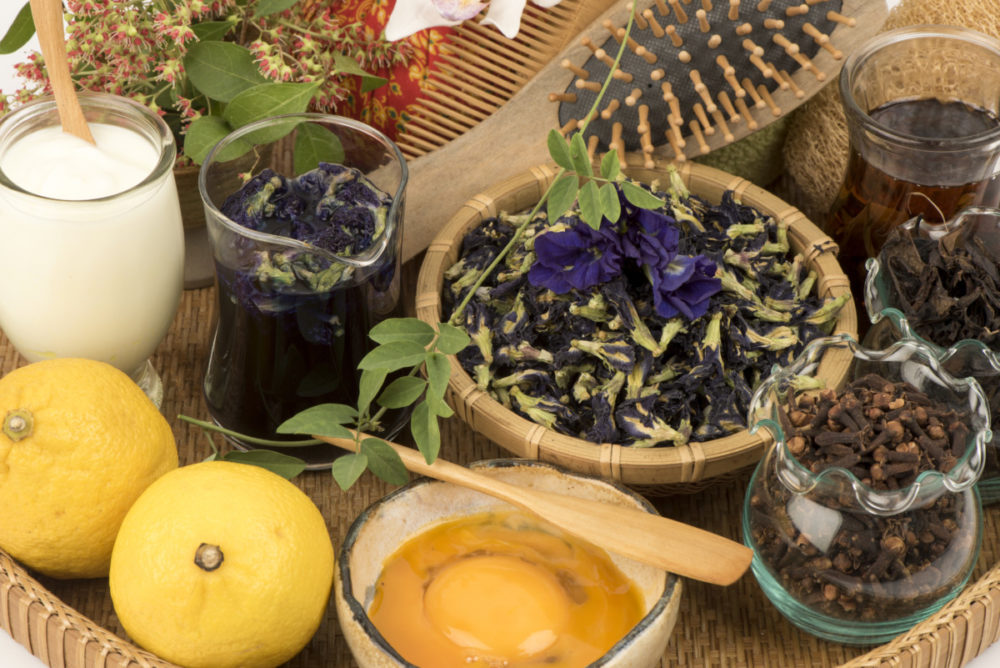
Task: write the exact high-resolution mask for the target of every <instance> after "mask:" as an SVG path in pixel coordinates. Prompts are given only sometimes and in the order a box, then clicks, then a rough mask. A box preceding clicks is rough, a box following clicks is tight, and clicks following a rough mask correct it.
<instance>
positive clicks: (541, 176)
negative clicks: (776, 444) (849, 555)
mask: <svg viewBox="0 0 1000 668" xmlns="http://www.w3.org/2000/svg"><path fill="white" fill-rule="evenodd" d="M671 165H672V166H674V167H675V168H676V169H677V172H678V174H679V175H680V177H681V179H682V181H683V182H684V184H685V185H686V186H687V187H688V188H689V189H690V190H691V191H692V192H693V193H695V194H700V192H699V191H700V190H702V189H705V188H709V187H714V188H720V189H721V190H722V191H726V190H732V191H733V193H734V195H735V196H736V197H737V199H739V200H741V201H743V202H744V203H749V204H751V205H753V206H754V207H755V208H757V209H759V210H761V211H763V212H765V213H768V214H770V215H771V216H773V217H774V218H775V219H776V220H783V221H786V222H788V224H789V231H788V236H789V242H790V244H791V245H792V247H793V249H795V250H797V251H799V252H800V253H802V254H803V256H804V259H805V261H806V263H807V265H809V266H811V267H813V268H815V269H816V271H817V274H818V276H817V288H816V289H817V291H818V292H819V293H820V294H826V295H828V296H838V295H841V294H842V293H844V292H848V293H849V292H850V284H849V280H848V278H847V276H846V275H845V274H844V272H843V270H842V269H841V268H840V265H839V263H838V262H837V260H836V257H835V255H836V252H837V246H836V244H835V243H834V242H833V240H832V239H830V237H828V236H827V235H826V234H825V233H824V232H822V231H821V230H820V229H819V228H818V227H817V226H816V225H815V224H813V223H812V222H811V221H810V220H809V219H808V218H807V217H806V216H805V214H803V213H802V212H801V211H800V210H799V209H797V208H796V207H794V206H792V205H790V204H788V203H786V202H785V201H784V200H782V199H780V198H779V197H777V196H776V195H774V194H772V193H770V192H768V191H767V190H765V189H763V188H761V187H759V186H757V185H754V184H753V183H751V182H750V181H748V180H746V179H744V178H742V177H738V176H734V175H732V174H729V173H727V172H724V171H722V170H720V169H716V168H714V167H710V166H707V165H701V164H698V163H692V162H684V163H681V164H680V165H673V163H669V162H667V161H663V160H661V161H656V162H654V166H653V167H623V171H624V172H625V173H626V174H628V175H630V176H633V177H634V178H638V179H639V180H644V178H643V177H647V178H649V177H656V178H660V179H663V178H666V176H667V174H668V171H667V170H668V169H669V168H670V166H671ZM556 170H557V167H556V166H555V165H553V164H543V165H538V166H536V167H533V168H531V169H529V170H527V171H525V172H522V173H521V174H518V175H516V176H513V177H511V178H509V179H505V180H503V181H501V182H500V183H497V184H495V185H494V186H492V187H490V188H488V189H487V190H485V191H483V192H482V193H480V194H479V195H476V196H474V197H472V198H471V199H470V200H469V201H467V202H466V203H465V204H464V205H463V207H462V208H461V209H460V210H459V211H458V212H457V213H455V214H454V215H453V216H452V218H451V219H450V220H449V221H448V222H447V224H445V225H444V226H443V227H442V228H441V230H440V231H439V232H438V234H437V236H436V237H435V238H434V241H432V242H431V244H430V245H429V246H428V248H427V252H426V255H425V257H424V259H423V261H422V263H421V266H420V273H419V276H418V279H417V296H416V312H417V317H418V318H420V319H421V320H423V321H425V322H427V323H429V324H431V325H433V324H435V323H437V322H439V321H440V318H441V300H440V290H441V286H442V282H443V273H444V270H445V269H446V268H447V266H448V265H450V264H451V262H453V261H454V259H455V258H452V257H450V255H451V254H452V253H455V254H456V257H457V246H458V244H459V243H460V239H461V237H462V235H464V233H465V232H466V231H467V230H468V229H469V228H471V227H472V226H473V225H476V224H478V223H479V222H481V221H482V220H483V219H485V218H488V217H491V216H496V215H498V214H499V213H500V210H501V209H503V208H504V204H503V203H504V202H505V201H508V200H510V199H512V198H516V197H522V198H525V197H526V198H528V199H530V198H532V197H533V202H537V201H538V199H540V198H541V196H542V194H543V193H544V191H545V189H546V188H547V187H548V185H549V184H550V183H551V182H552V181H553V180H555V178H556V177H557V176H558V172H557V171H556ZM832 333H834V334H837V333H848V334H851V335H852V336H854V337H857V311H856V307H855V306H854V304H853V302H852V301H850V302H848V304H847V305H845V307H844V308H843V309H841V312H840V315H839V316H838V318H837V321H836V324H835V326H834V329H833V332H832ZM448 359H449V362H450V364H451V370H452V375H451V378H450V379H449V387H450V390H451V391H452V396H451V397H450V398H451V401H450V402H449V403H452V408H453V409H454V410H455V411H456V413H458V414H459V415H460V416H461V417H462V419H463V420H465V421H466V422H468V423H469V425H470V427H471V428H472V429H473V430H474V431H476V432H478V433H483V431H482V429H481V428H480V426H481V423H482V422H483V421H484V420H489V419H492V418H490V417H489V416H490V414H497V415H500V416H502V418H496V419H495V421H500V422H502V423H503V425H504V427H505V428H506V430H508V431H514V432H516V437H518V438H519V440H520V441H521V442H520V444H517V443H511V442H510V440H511V439H508V441H507V442H501V441H496V443H497V445H499V446H501V447H502V448H504V449H505V450H508V451H511V452H513V453H515V454H516V455H517V456H521V457H527V458H533V459H546V460H553V461H558V462H563V463H564V458H565V457H570V458H579V459H583V460H588V461H590V463H591V466H590V468H591V470H592V472H594V473H599V474H600V475H602V476H604V477H610V478H612V479H615V480H620V481H623V482H625V483H626V484H637V485H647V484H655V485H659V484H674V483H684V484H686V483H697V482H700V481H702V480H706V479H708V478H712V477H716V476H718V475H722V474H725V473H728V472H730V471H734V470H736V469H739V468H743V467H744V466H749V465H752V464H754V463H755V462H756V461H757V460H758V459H759V458H760V456H761V455H762V454H763V451H764V448H765V447H766V446H767V444H768V443H769V442H770V440H771V439H770V437H769V435H767V434H762V433H756V434H750V433H749V432H748V431H747V430H743V431H740V432H736V433H734V434H730V435H728V436H725V437H722V438H718V439H713V440H710V441H704V442H699V443H688V444H686V445H683V446H673V447H665V448H635V447H631V446H623V445H619V444H616V443H600V444H597V443H593V442H590V441H586V440H583V439H580V438H577V437H573V436H568V435H565V434H560V433H558V432H555V431H553V430H550V429H548V428H546V427H544V426H542V425H539V424H536V423H534V422H532V421H530V420H528V419H526V418H524V417H522V416H520V415H518V414H516V413H514V411H511V410H509V409H507V408H506V407H504V406H503V405H502V404H500V403H499V402H498V401H496V400H495V399H493V398H492V397H490V396H489V395H488V394H487V393H485V392H482V391H481V390H479V389H478V388H477V386H476V384H475V382H474V381H473V380H472V378H471V377H470V376H469V374H468V373H466V372H465V370H464V369H463V368H462V367H461V365H460V364H459V362H458V359H457V358H456V356H455V355H449V356H448ZM844 374H845V375H846V368H845V369H844ZM842 379H843V376H841V377H834V378H833V380H835V381H836V382H838V383H839V382H840V381H841V380H842ZM519 446H520V447H519ZM595 449H596V455H595V454H594V452H595Z"/></svg>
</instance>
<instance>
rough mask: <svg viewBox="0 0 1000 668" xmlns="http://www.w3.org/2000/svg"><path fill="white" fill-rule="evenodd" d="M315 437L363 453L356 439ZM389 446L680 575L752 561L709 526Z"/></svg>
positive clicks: (729, 570)
mask: <svg viewBox="0 0 1000 668" xmlns="http://www.w3.org/2000/svg"><path fill="white" fill-rule="evenodd" d="M313 438H317V439H319V440H321V441H325V442H327V443H330V444H331V445H335V446H337V447H338V448H344V449H345V450H351V451H352V452H357V447H356V444H355V442H354V441H353V440H352V439H348V438H335V437H327V436H313ZM389 445H390V446H391V447H392V448H393V449H394V450H395V451H396V452H397V453H399V456H400V458H401V459H402V460H403V464H404V465H405V466H406V468H407V470H409V471H412V472H413V473H417V474H419V475H425V476H427V477H429V478H434V479H435V480H442V481H444V482H450V483H454V484H456V485H461V486H462V487H467V488H469V489H474V490H476V491H478V492H483V493H484V494H488V495H490V496H493V497H495V498H498V499H501V500H503V501H506V502H508V503H510V504H512V505H514V506H517V507H518V508H522V509H524V510H527V511H529V512H531V513H534V514H535V515H538V516H539V517H541V518H542V519H544V520H547V521H548V522H550V523H551V524H554V525H555V526H557V527H559V528H561V529H563V530H565V531H567V532H569V533H571V534H573V535H575V536H578V537H580V538H583V539H585V540H587V541H590V542H591V543H593V544H594V545H597V546H599V547H603V548H605V549H606V550H609V551H611V552H615V553H616V554H620V555H622V556H625V557H630V558H632V559H635V560H636V561H639V562H642V563H644V564H650V565H652V566H656V567H658V568H662V569H664V570H666V571H669V572H671V573H674V574H675V575H679V576H682V577H687V578H691V579H694V580H700V581H701V582H708V583H711V584H718V585H730V584H732V583H733V582H735V581H736V580H738V579H739V578H740V576H742V575H743V573H745V572H746V570H747V568H748V567H749V566H750V559H751V557H752V556H753V553H752V552H751V550H750V548H748V547H746V546H745V545H741V544H740V543H737V542H735V541H732V540H729V539H728V538H723V537H722V536H719V535H717V534H714V533H711V532H708V531H704V530H703V529H698V528H696V527H693V526H690V525H687V524H684V523H682V522H678V521H676V520H671V519H668V518H666V517H661V516H660V515H653V514H651V513H647V512H643V511H641V510H635V509H631V508H625V507H622V506H614V505H611V504H607V503H603V502H601V501H594V500H593V499H585V498H580V497H575V496H567V495H565V494H557V493H554V492H546V491H542V490H538V489H531V488H527V487H521V486H519V485H512V484H510V483H506V482H503V481H501V480H496V479H494V478H491V477H489V476H485V475H482V474H480V473H476V472H475V471H473V470H471V469H468V468H466V467H464V466H459V465H458V464H453V463H451V462H448V461H445V460H443V459H441V458H438V459H437V460H435V462H434V463H433V464H428V463H427V462H426V461H425V460H424V456H423V455H422V454H420V453H419V452H418V451H416V450H414V449H412V448H407V447H405V446H402V445H399V444H397V443H391V442H390V443H389Z"/></svg>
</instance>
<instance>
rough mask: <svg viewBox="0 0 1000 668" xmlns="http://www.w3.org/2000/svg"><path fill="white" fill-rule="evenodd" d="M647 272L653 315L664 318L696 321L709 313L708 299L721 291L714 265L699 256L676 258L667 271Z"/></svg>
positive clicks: (679, 256)
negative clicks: (682, 317)
mask: <svg viewBox="0 0 1000 668" xmlns="http://www.w3.org/2000/svg"><path fill="white" fill-rule="evenodd" d="M648 271H649V279H650V282H651V283H652V284H653V303H654V305H655V307H656V312H657V313H658V314H659V315H660V316H662V317H664V318H672V317H674V316H675V315H677V314H678V313H680V314H682V315H683V316H684V317H685V318H687V319H688V320H694V319H695V318H699V317H701V316H703V315H705V313H706V312H707V311H708V303H709V298H710V297H711V296H712V295H714V294H715V293H717V292H718V291H719V290H721V289H722V281H720V280H719V279H717V278H715V263H714V262H712V261H711V260H709V259H707V258H705V257H704V256H702V255H698V256H696V257H690V256H687V255H678V256H676V257H674V259H673V260H672V261H671V262H670V264H669V265H668V267H667V268H666V270H663V271H657V270H655V269H653V268H649V269H648Z"/></svg>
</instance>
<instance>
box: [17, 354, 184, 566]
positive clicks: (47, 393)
mask: <svg viewBox="0 0 1000 668" xmlns="http://www.w3.org/2000/svg"><path fill="white" fill-rule="evenodd" d="M0 419H2V420H3V424H2V433H0V508H2V509H3V510H2V512H0V548H3V549H4V550H5V551H6V552H8V553H9V554H10V555H11V556H13V557H14V558H15V559H17V560H18V561H20V562H21V563H23V564H25V565H27V566H29V567H31V568H34V569H36V570H38V571H40V572H42V573H45V574H47V575H50V576H52V577H57V578H75V577H81V578H90V577H103V576H105V575H107V574H108V564H109V562H110V559H111V548H112V547H113V546H114V542H115V535H116V534H117V533H118V527H119V525H120V524H121V522H122V518H124V517H125V513H126V512H128V509H129V507H130V506H131V505H132V502H133V501H135V500H136V499H137V498H138V497H139V494H141V493H142V491H143V490H144V489H146V487H148V486H149V484H150V483H151V482H153V481H154V480H156V479H157V478H159V477H160V476H161V475H163V474H164V473H166V472H167V471H169V470H171V469H175V468H177V446H176V444H175V443H174V436H173V433H172V432H171V430H170V425H169V424H167V421H166V420H165V419H164V418H163V416H162V415H160V412H159V411H158V410H157V409H156V407H155V406H154V405H153V404H152V402H150V400H149V399H148V398H147V397H146V395H145V394H143V392H142V390H140V389H139V387H138V386H137V385H136V384H135V383H133V382H132V380H131V379H129V377H128V376H127V375H125V374H124V373H122V372H121V371H119V370H118V369H116V368H114V367H113V366H111V365H109V364H105V363H104V362H95V361H92V360H83V359H53V360H46V361H43V362H36V363H34V364H29V365H27V366H23V367H21V368H19V369H15V370H14V371H11V372H10V373H8V374H7V375H6V376H4V377H3V378H2V379H0Z"/></svg>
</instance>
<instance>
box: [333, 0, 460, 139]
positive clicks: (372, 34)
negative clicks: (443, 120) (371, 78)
mask: <svg viewBox="0 0 1000 668" xmlns="http://www.w3.org/2000/svg"><path fill="white" fill-rule="evenodd" d="M394 5H395V0H343V2H339V3H338V5H337V13H338V14H339V15H340V16H342V17H343V18H344V19H345V21H348V22H353V21H358V22H361V23H363V24H364V27H365V36H366V37H367V38H368V39H371V40H374V39H376V38H378V37H380V36H381V35H382V33H383V30H384V29H385V24H386V22H387V21H388V20H389V14H390V12H391V11H392V8H393V6H394ZM451 32H452V29H451V28H449V27H447V26H442V27H438V28H430V29H428V30H421V31H420V32H418V33H416V34H414V35H411V36H410V37H408V38H407V42H408V43H409V45H410V46H411V47H412V50H413V53H412V55H411V57H410V58H409V63H408V64H407V65H400V66H397V67H394V68H391V69H388V70H383V71H375V72H372V74H376V75H378V76H381V77H384V78H386V79H388V81H389V83H387V84H386V85H384V86H380V87H379V88H377V89H375V90H373V91H369V92H367V93H361V92H360V87H361V82H360V79H358V78H355V77H351V81H350V82H349V83H348V84H347V87H348V88H349V89H350V90H351V93H352V94H351V97H350V98H349V99H348V100H347V101H346V102H345V106H344V109H343V111H342V112H341V113H343V114H344V115H345V116H350V117H352V118H356V119H358V120H360V121H363V122H365V123H367V124H369V125H371V126H372V127H375V128H378V129H379V130H381V131H382V132H383V133H385V134H386V135H387V136H388V137H389V138H390V139H393V140H395V139H396V137H397V136H398V135H399V134H400V131H401V130H402V128H403V126H404V124H405V122H406V121H407V120H408V119H409V113H410V110H411V109H412V108H413V106H414V104H415V103H416V101H417V100H419V99H420V98H421V97H422V95H423V91H424V90H425V88H426V86H427V76H428V73H429V72H431V71H433V69H434V64H435V61H437V59H438V58H439V57H440V54H441V46H442V43H443V42H444V41H445V40H446V39H447V36H448V35H449V34H450V33H451Z"/></svg>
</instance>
